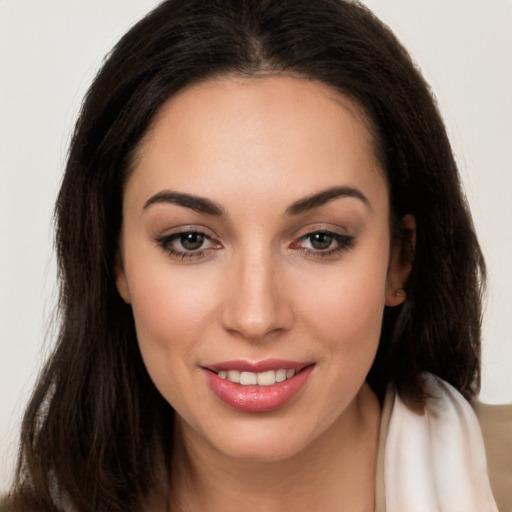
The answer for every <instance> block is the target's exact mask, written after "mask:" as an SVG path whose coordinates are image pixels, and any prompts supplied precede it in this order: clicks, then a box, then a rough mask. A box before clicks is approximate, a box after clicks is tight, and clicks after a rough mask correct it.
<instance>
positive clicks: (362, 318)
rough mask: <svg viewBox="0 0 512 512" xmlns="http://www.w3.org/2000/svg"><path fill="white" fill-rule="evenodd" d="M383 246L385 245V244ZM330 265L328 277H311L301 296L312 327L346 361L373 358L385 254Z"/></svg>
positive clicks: (382, 298) (379, 323)
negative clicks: (344, 263)
mask: <svg viewBox="0 0 512 512" xmlns="http://www.w3.org/2000/svg"><path fill="white" fill-rule="evenodd" d="M385 246H386V245H384V247H385ZM361 254H364V253H362V252H361V253H359V255H358V256H357V258H354V260H353V261H351V262H350V264H347V265H343V264H342V265H339V267H333V270H332V272H330V275H329V278H328V279H326V278H323V279H321V278H320V276H316V277H317V279H311V280H310V282H309V283H306V286H305V288H307V293H306V289H304V291H303V292H302V295H304V296H307V301H306V302H304V303H303V305H302V308H303V311H307V312H308V313H307V318H309V320H310V324H311V326H312V330H314V331H316V332H317V333H321V334H322V338H323V339H324V340H326V343H329V344H330V346H331V349H332V353H334V354H337V353H340V352H341V353H343V355H344V357H345V356H346V357H347V360H352V361H354V359H356V358H357V357H359V355H360V356H361V357H363V358H368V357H372V358H373V355H374V354H375V351H376V349H377V346H378V343H379V339H380V331H381V326H382V315H383V312H384V305H385V285H386V273H387V263H388V262H387V254H386V253H383V251H382V250H375V251H373V252H368V253H367V254H366V255H365V256H364V257H360V255H361Z"/></svg>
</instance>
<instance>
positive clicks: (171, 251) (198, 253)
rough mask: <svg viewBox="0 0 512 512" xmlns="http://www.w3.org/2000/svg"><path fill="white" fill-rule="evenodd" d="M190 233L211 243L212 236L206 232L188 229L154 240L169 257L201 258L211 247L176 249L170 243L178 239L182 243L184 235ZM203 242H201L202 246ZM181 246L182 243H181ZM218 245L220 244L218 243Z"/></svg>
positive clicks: (180, 258) (183, 258)
mask: <svg viewBox="0 0 512 512" xmlns="http://www.w3.org/2000/svg"><path fill="white" fill-rule="evenodd" d="M190 235H198V236H201V237H203V240H204V241H205V242H207V241H210V242H212V243H213V241H212V238H211V237H210V236H208V235H207V234H206V233H203V232H202V231H195V230H188V231H180V232H179V233H173V234H172V235H165V236H162V237H158V238H156V239H155V241H156V242H157V243H158V244H159V245H160V247H161V248H162V249H163V250H164V251H165V252H166V253H167V254H168V255H169V256H171V257H173V258H176V259H179V260H187V259H188V260H190V259H201V258H204V257H205V256H206V254H205V253H206V251H207V250H210V249H213V250H215V249H214V248H210V247H208V248H207V249H198V250H187V249H185V248H183V249H184V250H178V249H175V248H174V247H173V246H172V244H173V243H174V242H176V241H180V239H181V243H182V244H183V240H184V238H185V237H186V236H190ZM202 245H203V244H201V246H202ZM182 246H183V245H182ZM219 246H220V244H219Z"/></svg>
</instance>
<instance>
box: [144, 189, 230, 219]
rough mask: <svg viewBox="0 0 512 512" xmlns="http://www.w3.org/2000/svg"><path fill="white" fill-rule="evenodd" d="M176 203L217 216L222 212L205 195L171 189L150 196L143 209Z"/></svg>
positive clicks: (222, 211) (222, 212)
mask: <svg viewBox="0 0 512 512" xmlns="http://www.w3.org/2000/svg"><path fill="white" fill-rule="evenodd" d="M162 203H163V204H176V205H178V206H184V207H185V208H190V209H191V210H194V211H196V212H199V213H206V214H208V215H214V216H216V217H219V216H221V215H223V214H224V210H223V209H222V208H221V207H220V206H219V205H218V204H216V203H214V202H213V201H210V200H209V199H206V198H205V197H200V196H195V195H192V194H185V193H183V192H175V191H173V190H162V191H160V192H158V193H156V194H155V195H154V196H151V197H150V198H149V199H148V200H147V201H146V202H145V203H144V207H143V210H146V209H147V208H149V207H150V206H152V205H154V204H162Z"/></svg>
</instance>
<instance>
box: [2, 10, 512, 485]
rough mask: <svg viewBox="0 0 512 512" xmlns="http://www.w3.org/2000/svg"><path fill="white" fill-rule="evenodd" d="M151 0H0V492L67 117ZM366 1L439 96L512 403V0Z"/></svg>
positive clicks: (501, 383)
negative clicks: (485, 275) (485, 270)
mask: <svg viewBox="0 0 512 512" xmlns="http://www.w3.org/2000/svg"><path fill="white" fill-rule="evenodd" d="M157 3H158V2H157V1H156V0H87V1H85V0H82V1H79V0H53V1H51V0H47V1H45V2H42V1H40V0H0V173H1V174H0V246H1V251H0V492H2V491H5V489H6V488H7V485H8V481H9V480H10V478H11V474H12V468H13V465H14V454H15V451H16V442H17V431H18V428H19V424H20V419H21V414H22V411H23V408H24V404H25V403H26V401H27V398H28V396H29V394H30V391H31V388H32V386H33V383H34V380H35V377H36V375H37V372H38V369H39V368H40V366H41V362H42V361H43V359H44V356H45V354H47V353H48V350H49V347H51V344H52V340H53V337H52V334H53V331H51V330H50V331H48V323H49V318H50V315H51V312H52V309H53V306H54V304H55V298H56V281H55V262H54V259H53V256H52V208H53V203H54V200H55V197H56V194H57V190H58V185H59V181H60V177H61V173H62V169H63V166H64V161H65V156H66V150H67V145H68V142H69V136H70V132H71V129H72V126H73V122H74V119H75V117H76V114H77V112H78V109H79V106H80V101H81V99H82V97H83V95H84V93H85V90H86V88H87V86H88V84H89V83H90V81H91V80H92V77H93V76H94V73H95V72H96V70H97V69H98V67H99V65H100V63H101V60H102V58H103V56H104V55H105V54H106V53H107V51H108V50H109V49H110V48H111V47H112V46H113V45H114V43H115V42H116V41H117V39H118V38H119V37H120V36H121V35H122V33H123V32H124V31H125V30H126V29H127V28H128V27H129V26H130V25H131V24H132V23H133V22H134V21H135V20H137V19H138V18H139V17H140V16H141V15H142V14H143V13H145V12H146V11H148V10H149V9H150V8H151V7H153V6H155V5H156V4H157ZM366 3H367V5H368V6H370V7H371V8H372V9H373V10H374V11H375V12H376V13H377V14H378V15H379V17H381V19H383V20H384V21H385V22H386V23H387V24H389V25H390V26H391V27H392V28H393V29H394V31H395V32H396V33H397V35H398V36H399V38H400V39H401V40H402V42H403V43H404V44H405V46H406V47H407V48H408V49H409V50H410V51H411V53H412V54H413V57H414V58H415V59H416V60H417V62H418V63H419V66H420V67H421V69H422V70H423V72H424V74H425V76H426V78H427V80H428V81H429V82H430V84H431V85H432V88H433V90H434V91H435V93H436V96H437V98H438V101H439V105H440V108H441V112H442V113H443V116H444V118H445V120H446V123H447V126H448V132H449V135H450V137H451V140H452V143H453V146H454V150H455V153H456V156H457V161H458V163H459V164H460V168H461V173H462V177H463V181H464V184H465V188H466V191H467V195H468V198H469V200H470V204H471V207H472V210H473V215H474V220H475V225H476V228H477V232H478V234H479V237H480V240H481V243H482V246H483V250H484V253H485V255H486V258H487V263H488V267H489V297H488V307H487V312H486V318H485V324H484V344H483V383H482V384H483V385H482V393H481V398H482V400H484V401H488V402H493V403H500V402H512V348H511V347H512V344H511V341H510V333H511V332H512V310H511V305H512V270H511V263H510V262H511V261H512V228H511V223H512V172H511V171H512V169H511V167H512V58H511V48H512V2H511V1H510V0H428V1H425V0H417V1H411V0H367V1H366ZM45 340H46V343H45V345H44V346H43V341H45Z"/></svg>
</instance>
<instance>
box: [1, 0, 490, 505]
mask: <svg viewBox="0 0 512 512" xmlns="http://www.w3.org/2000/svg"><path fill="white" fill-rule="evenodd" d="M57 246H58V257H59V265H60V273H61V277H62V289H61V308H62V327H61V332H60V338H59V342H58V344H57V347H56V349H55V352H54V354H53V356H52V358H51V360H50V361H49V362H48V364H47V366H46V368H45V371H44V373H43V374H42V376H41V379H40V382H39V384H38V387H37V389H36V391H35V394H34V397H33V399H32V401H31V403H30V405H29V408H28V410H27V413H26V416H25V420H24V424H23V433H22V452H21V456H20V465H19V471H18V477H17V484H16V487H15V488H14V489H13V492H12V500H11V501H12V508H13V509H21V510H166V509H167V510H201V511H209V510H231V509H233V510H235V509H239V508H240V507H241V506H244V507H245V508H247V509H249V510H261V509H264V510H289V509H292V508H293V509H296V510H319V511H320V510H354V511H355V510H374V509H377V510H383V509H384V508H383V507H387V510H390V511H393V510H408V511H414V510H433V509H439V510H450V511H453V510H465V511H470V510H475V511H476V510H496V505H495V503H494V499H493V497H492V493H491V488H490V484H489V481H488V478H487V475H486V472H485V453H484V448H483V444H482V439H481V434H480V432H479V428H478V424H477V420H476V418H475V416H474V414H473V412H472V411H471V408H470V406H469V404H468V403H467V402H465V401H464V398H465V399H467V400H471V399H472V398H473V397H474V396H475V394H476V392H477V391H478V385H479V347H480V334H479V328H480V324H479V322H480V296H481V287H482V282H483V277H484V274H485V272H484V263H483V259H482V256H481V253H480V249H479V246H478V242H477V240H476V237H475V234H474V230H473V228H472V224H471V219H470V215H469V212H468V210H467V207H466V204H465V200H464V197H463V195H462V193H461V190H460V184H459V178H458V174H457V170H456V166H455V163H454V160H453V156H452V153H451V149H450V146H449V142H448V140H447V137H446V133H445V130H444V127H443V125H442V122H441V120H440V117H439V115H438V113H437V111H436V108H435V106H434V104H433V101H432V98H431V96H430V94H429V92H428V89H427V87H426V85H425V83H424V81H423V80H422V78H421V77H420V76H419V74H418V72H417V71H416V70H415V69H414V66H413V65H412V64H411V61H410V59H409V57H408V55H407V54H406V52H405V51H404V50H403V48H402V47H401V46H400V45H399V44H398V43H397V41H396V40H395V38H394V36H393V35H392V34H391V33H390V32H389V31H388V30H387V29H386V28H385V27H383V26H382V25H381V24H380V22H378V21H377V20H376V19H375V18H374V17H373V16H372V15H371V14H370V13H369V12H367V11H366V10H365V9H364V8H362V7H360V6H358V5H356V4H353V3H350V2H341V1H334V0H322V1H315V2H310V1H306V0H303V1H299V0H295V1H282V0H281V1H264V2H261V1H248V0H247V1H239V0H238V1H235V0H230V1H228V0H223V1H213V0H212V1H188V2H179V1H169V2H164V3H163V4H162V5H161V6H159V7H158V8H157V9H156V10H155V11H154V12H153V13H151V14H150V15H148V17H146V18H145V19H144V20H142V21H141V22H140V23H139V24H137V25H136V26H135V27H134V28H133V29H132V30H131V31H130V32H129V33H128V34H127V35H126V36H125V37H124V38H123V39H122V40H121V41H120V42H119V44H118V45H117V47H116V48H115V49H114V51H113V52H112V53H111V55H110V56H109V58H108V60H107V61H106V63H105V65H104V67H103V69H102V70H101V72H100V73H99V75H98V76H97V78H96V80H95V82H94V83H93V85H92V87H91V89H90V91H89V93H88V95H87V97H86V100H85V102H84V105H83V109H82V113H81V116H80V118H79V121H78V123H77V126H76V131H75V134H74V138H73V142H72V145H71V149H70V154H69V159H68V165H67V169H66V173H65V176H64V180H63V183H62V188H61V191H60V194H59V198H58V202H57ZM462 397H464V398H462ZM453 439H460V443H458V444H454V443H450V446H447V445H446V442H447V441H448V440H450V441H452V440H453ZM404 447H406V449H404ZM375 475H377V476H375ZM435 507H437V508H435Z"/></svg>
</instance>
